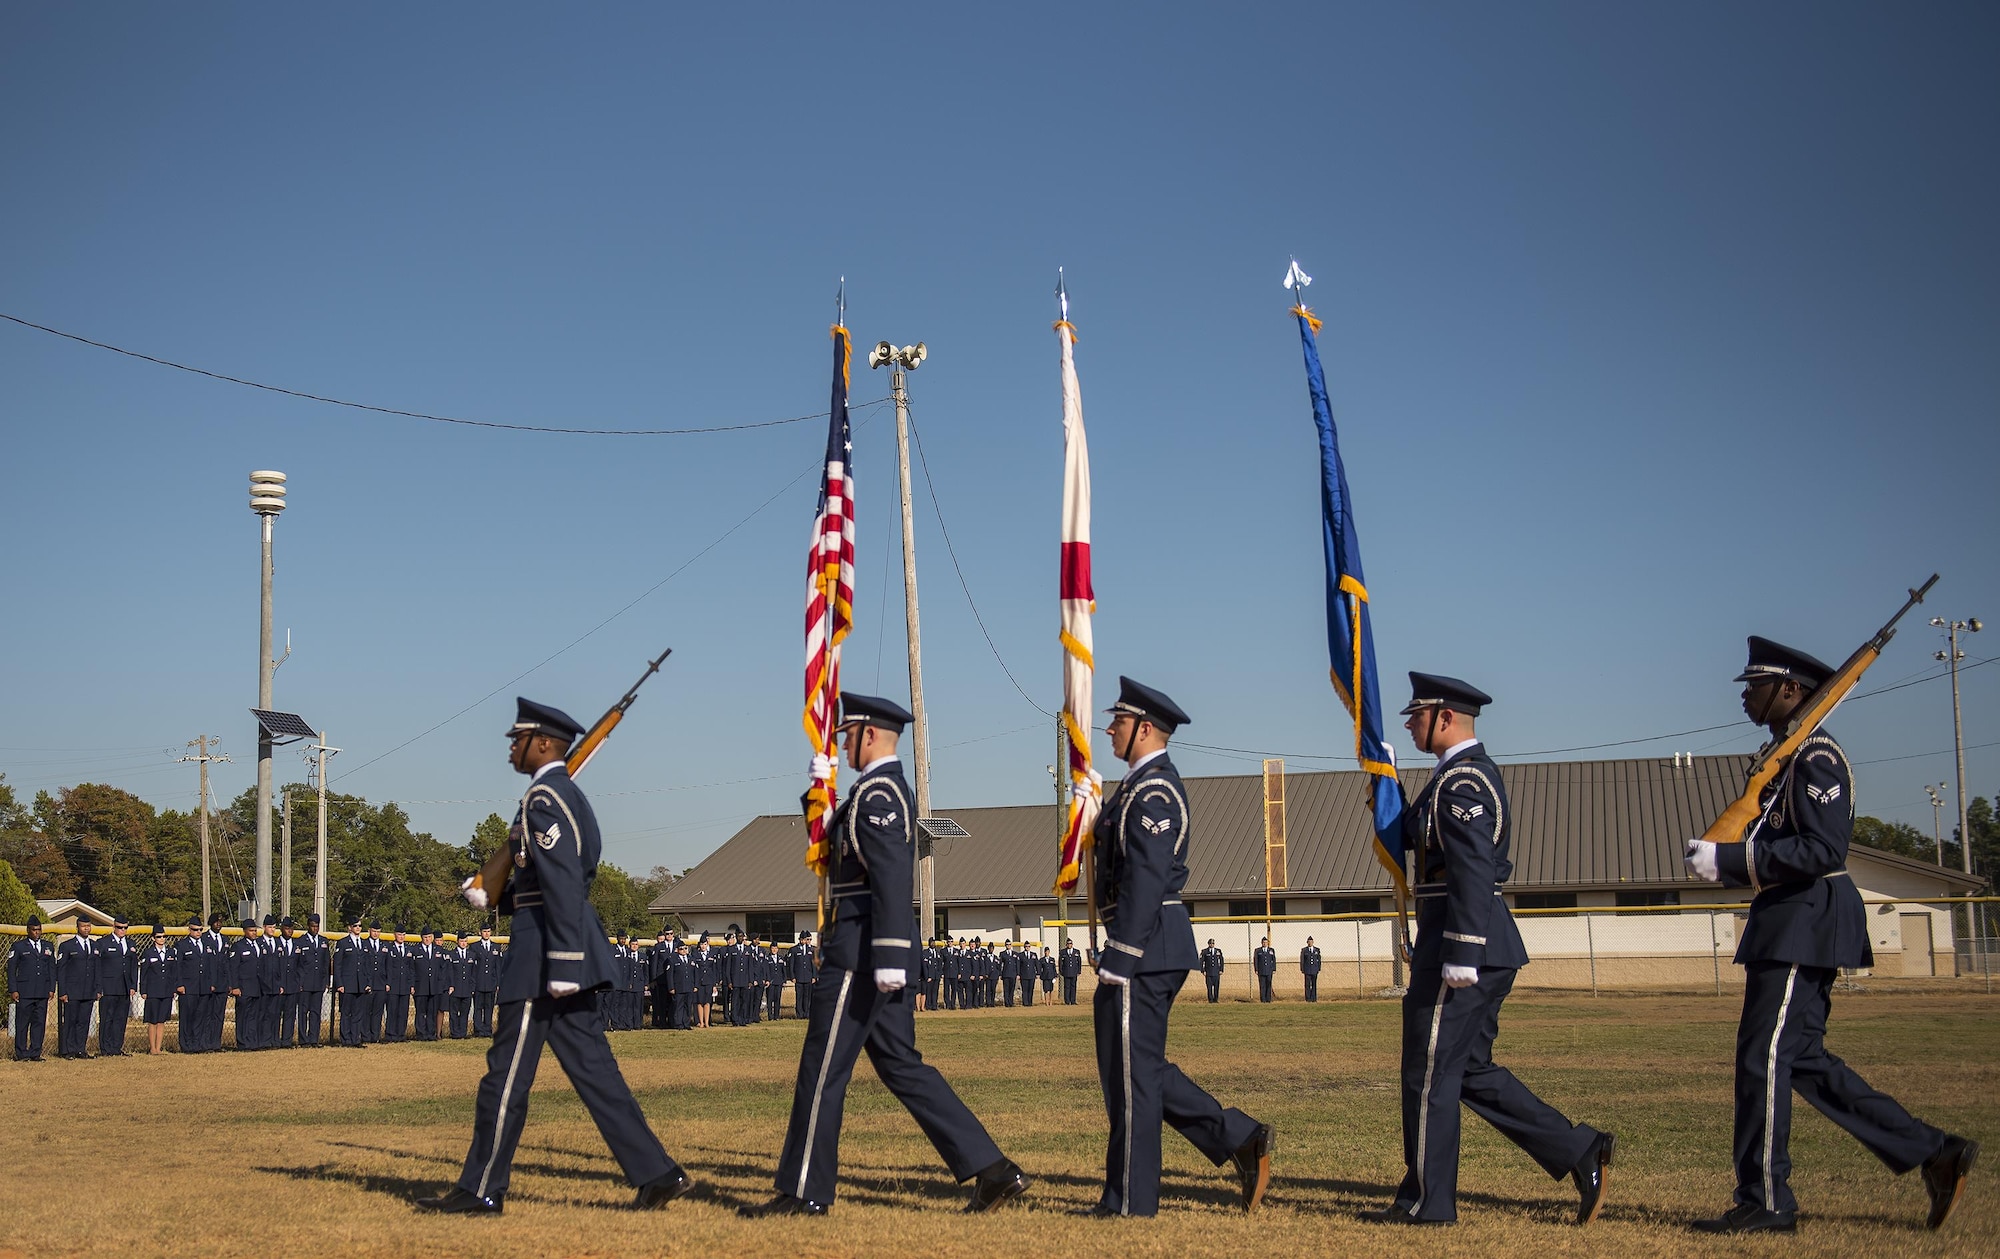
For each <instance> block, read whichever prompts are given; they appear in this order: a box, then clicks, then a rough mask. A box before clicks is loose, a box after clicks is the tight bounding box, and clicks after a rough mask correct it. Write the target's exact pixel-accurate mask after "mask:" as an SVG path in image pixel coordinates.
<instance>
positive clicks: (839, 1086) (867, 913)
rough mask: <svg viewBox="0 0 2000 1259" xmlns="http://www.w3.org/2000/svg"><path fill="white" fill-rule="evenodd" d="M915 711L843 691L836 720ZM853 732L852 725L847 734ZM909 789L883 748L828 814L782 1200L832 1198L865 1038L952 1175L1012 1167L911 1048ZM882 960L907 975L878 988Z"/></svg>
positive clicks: (893, 721) (890, 720)
mask: <svg viewBox="0 0 2000 1259" xmlns="http://www.w3.org/2000/svg"><path fill="white" fill-rule="evenodd" d="M910 720H911V717H910V714H909V713H908V712H906V711H905V710H904V709H903V708H901V707H900V706H899V705H896V704H894V703H891V702H890V701H887V700H881V699H876V698H874V697H872V696H865V695H853V694H849V695H845V696H843V697H842V699H841V724H842V726H843V727H853V726H856V725H873V726H876V727H879V728H882V729H885V730H890V731H895V732H898V733H900V732H901V730H902V729H903V727H904V726H905V725H906V724H907V723H908V722H909V721H910ZM860 737H861V732H860V731H859V730H852V731H850V733H849V735H848V738H849V739H850V740H854V739H858V738H860ZM913 800H914V797H913V795H912V794H911V792H910V787H909V784H908V783H907V782H905V781H904V779H903V771H902V766H901V764H900V763H899V762H898V761H897V760H896V759H895V757H894V756H888V757H883V758H881V759H878V760H876V761H874V762H873V763H871V764H869V765H867V766H864V767H863V768H862V770H861V772H860V774H859V776H858V777H857V778H856V779H855V782H854V785H853V787H852V788H851V789H850V791H849V793H848V797H847V799H846V800H845V801H844V802H842V803H841V805H840V807H839V809H838V810H837V811H836V812H835V813H834V815H833V817H832V819H831V820H830V821H831V825H830V826H829V828H828V836H829V838H830V840H831V848H832V852H831V854H830V856H829V857H828V862H827V889H828V894H829V895H830V896H831V897H832V901H833V903H832V906H831V914H832V919H833V921H832V923H831V924H830V925H829V926H828V928H827V930H826V938H825V940H824V941H823V944H822V950H821V955H820V968H819V976H818V982H817V983H815V984H814V985H813V991H812V1005H811V1008H810V1011H809V1013H808V1022H807V1026H806V1036H805V1046H804V1049H803V1050H802V1051H801V1053H800V1055H799V1073H798V1080H797V1083H796V1086H795V1088H794V1090H793V1093H792V1113H791V1120H790V1123H789V1125H788V1126H787V1128H786V1130H785V1146H784V1151H783V1153H781V1154H780V1155H779V1158H778V1175H777V1189H778V1194H779V1201H780V1202H791V1203H810V1204H814V1205H815V1207H816V1208H817V1209H819V1210H824V1209H825V1208H826V1207H827V1206H828V1205H830V1204H831V1203H832V1202H833V1198H834V1188H835V1183H836V1178H837V1172H838V1167H839V1163H838V1158H839V1150H840V1125H841V1116H842V1112H843V1110H844V1108H845V1105H846V1101H847V1083H848V1079H849V1078H850V1077H851V1076H852V1074H853V1072H854V1061H855V1058H856V1057H857V1056H859V1054H860V1053H861V1051H862V1050H863V1049H866V1050H867V1051H868V1060H869V1061H870V1062H871V1063H873V1064H874V1067H875V1074H876V1075H878V1076H879V1077H881V1080H882V1083H883V1084H884V1085H885V1086H886V1087H887V1088H888V1090H889V1091H890V1092H891V1093H892V1094H894V1095H895V1097H896V1100H897V1101H900V1102H901V1103H903V1105H904V1107H905V1108H907V1109H908V1110H909V1112H910V1114H911V1116H912V1117H913V1118H914V1119H916V1121H917V1126H918V1127H920V1128H922V1129H923V1132H924V1135H925V1136H926V1137H928V1138H930V1142H931V1145H932V1146H933V1147H935V1148H936V1150H937V1152H938V1155H939V1157H941V1158H942V1159H943V1160H944V1163H945V1166H946V1167H947V1168H948V1169H949V1170H950V1172H951V1175H952V1177H953V1179H955V1180H958V1181H960V1182H963V1181H966V1180H969V1179H971V1178H973V1177H974V1176H980V1175H981V1174H982V1173H989V1172H991V1171H993V1170H994V1169H996V1168H999V1167H1003V1166H1004V1167H1007V1168H1012V1164H1009V1163H1007V1162H1006V1160H1005V1159H1004V1158H1003V1157H1002V1155H1001V1153H1000V1148H999V1147H998V1146H997V1145H995V1144H994V1143H993V1138H992V1137H990V1136H988V1135H987V1133H986V1128H985V1127H984V1125H982V1124H981V1123H980V1122H979V1120H978V1119H977V1118H976V1117H974V1115H973V1113H972V1112H971V1111H970V1110H969V1109H967V1108H966V1105H965V1103H964V1102H962V1101H960V1100H959V1097H958V1095H957V1094H956V1093H954V1092H953V1091H952V1089H951V1086H950V1085H949V1084H947V1083H946V1082H945V1078H944V1077H943V1076H942V1075H940V1074H938V1069H937V1068H936V1067H933V1066H931V1065H930V1064H929V1063H927V1062H925V1061H924V1059H923V1055H922V1054H920V1053H918V1052H917V1043H916V1035H917V1033H916V1020H915V1017H914V1009H915V1001H914V998H913V997H912V994H911V992H910V989H909V987H908V986H907V984H908V978H909V975H910V971H911V966H912V962H913V961H914V959H915V956H916V948H915V943H916V942H915V935H916V922H915V915H914V914H913V913H912V912H911V907H910V888H911V879H912V874H913V872H914V869H915V861H916V838H915V836H916V822H915V816H914V815H915V810H914V808H913V807H912V802H913ZM881 971H901V972H902V973H903V976H904V986H901V987H898V988H895V989H894V990H893V991H890V992H883V991H881V990H880V988H878V987H877V983H876V978H875V977H876V975H877V973H878V972H881ZM1015 1174H1016V1175H1018V1169H1015ZM1022 1187H1025V1182H1022ZM1016 1192H1018V1190H1016ZM975 1201H977V1200H976V1199H975ZM774 1205H776V1204H774Z"/></svg>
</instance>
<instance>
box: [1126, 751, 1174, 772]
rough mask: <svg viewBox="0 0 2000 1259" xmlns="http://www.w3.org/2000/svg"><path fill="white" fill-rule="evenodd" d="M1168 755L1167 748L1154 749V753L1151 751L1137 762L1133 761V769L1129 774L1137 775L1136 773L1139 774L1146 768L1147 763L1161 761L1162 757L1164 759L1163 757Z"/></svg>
mask: <svg viewBox="0 0 2000 1259" xmlns="http://www.w3.org/2000/svg"><path fill="white" fill-rule="evenodd" d="M1166 754H1167V750H1166V749H1165V748H1154V749H1153V750H1152V751H1150V752H1148V753H1146V754H1145V755H1144V756H1142V757H1140V758H1139V759H1138V760H1136V761H1133V762H1132V765H1131V768H1130V770H1129V771H1128V772H1129V773H1133V774H1136V773H1138V772H1139V771H1140V770H1142V769H1144V768H1145V767H1146V764H1147V762H1149V761H1156V760H1158V759H1159V758H1160V757H1162V756H1165V755H1166Z"/></svg>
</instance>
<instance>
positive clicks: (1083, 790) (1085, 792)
mask: <svg viewBox="0 0 2000 1259" xmlns="http://www.w3.org/2000/svg"><path fill="white" fill-rule="evenodd" d="M1069 794H1070V796H1071V798H1073V799H1075V800H1078V801H1082V800H1094V799H1096V798H1097V792H1096V790H1094V789H1093V788H1092V786H1091V785H1090V784H1089V783H1072V784H1071V785H1070V789H1069Z"/></svg>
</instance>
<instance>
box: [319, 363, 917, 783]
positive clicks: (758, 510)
mask: <svg viewBox="0 0 2000 1259" xmlns="http://www.w3.org/2000/svg"><path fill="white" fill-rule="evenodd" d="M887 401H888V399H887V398H882V399H879V400H878V401H876V402H871V403H864V404H863V407H864V408H865V407H871V406H879V405H880V404H881V403H883V402H887ZM862 423H864V424H865V423H867V421H866V420H864V421H862ZM824 466H825V465H824V464H823V463H821V462H819V461H817V460H816V461H814V463H813V464H812V466H810V467H808V468H807V469H806V470H805V471H804V472H801V473H799V474H798V475H797V476H795V477H793V478H792V479H791V480H789V481H787V482H785V483H784V484H783V485H781V486H779V487H778V491H777V493H775V494H773V495H771V497H769V498H767V499H765V500H764V501H763V502H761V503H759V504H758V505H757V506H756V507H754V508H752V509H751V510H750V513H749V515H747V516H744V517H743V518H742V519H741V520H739V521H737V522H736V523H735V524H733V525H731V526H729V528H727V529H725V530H723V532H722V533H721V534H720V535H719V536H717V537H716V539H715V540H714V541H713V542H710V543H709V544H708V545H707V546H705V547H703V548H701V550H699V551H696V552H695V553H694V554H693V555H690V556H688V558H687V559H685V560H683V561H682V562H681V565H680V567H678V568H676V569H674V570H673V571H672V572H670V573H668V574H667V575H666V576H665V577H662V578H660V579H659V580H658V581H656V582H654V583H653V584H652V585H651V586H648V587H647V588H646V589H645V591H644V592H642V593H641V594H640V595H639V597H638V598H636V599H634V600H632V601H631V602H630V603H628V604H626V605H625V606H624V607H622V608H620V609H618V610H617V611H616V612H613V613H612V614H611V615H610V616H607V617H605V618H604V619H603V620H601V621H599V622H598V623H597V624H595V625H593V626H591V627H590V628H589V629H587V630H585V631H584V632H583V633H581V634H579V635H577V636H576V637H575V638H573V639H571V640H570V641H569V642H568V643H567V644H565V645H564V646H562V647H559V648H557V649H556V650H555V651H553V652H550V653H549V654H548V655H547V656H544V657H543V658H542V659H541V660H540V661H539V662H537V663H536V664H535V665H534V666H533V667H531V668H528V669H525V670H523V671H522V672H520V673H517V674H515V675H514V676H513V677H511V678H509V679H507V680H506V681H505V682H502V683H501V684H500V685H498V686H496V687H494V688H493V689H492V690H490V691H488V692H486V694H484V695H482V696H480V697H479V698H478V699H476V700H473V701H472V702H471V703H470V704H467V705H466V706H465V707H463V708H461V709H459V710H458V711H457V712H455V713H453V714H452V715H451V716H449V717H446V718H445V719H444V720H443V721H440V722H438V723H437V724H436V725H434V726H432V727H430V728H429V729H428V730H424V731H422V732H420V733H418V734H414V735H411V736H410V737H409V738H407V739H405V740H403V741H402V742H401V743H398V744H397V745H396V746H395V747H392V748H390V749H389V750H388V751H386V752H384V753H382V754H381V755H380V756H377V757H374V758H372V759H370V760H366V761H363V762H361V764H359V765H356V766H355V767H354V768H353V769H350V770H348V771H347V772H346V773H345V774H343V775H342V778H343V779H351V778H353V777H354V776H355V775H356V774H358V773H360V772H361V771H362V770H364V769H367V768H368V767H369V766H370V765H373V764H375V763H376V762H377V761H380V760H384V759H386V758H388V757H391V756H394V755H395V754H396V753H398V752H400V751H402V750H403V749H404V748H406V747H409V746H410V745H411V744H412V743H415V742H416V741H417V740H419V739H422V738H425V737H427V736H429V735H432V734H435V733H437V732H438V731H439V730H442V729H444V728H445V727H446V726H448V725H450V724H451V723H452V722H454V721H457V720H458V719H459V718H460V717H463V716H465V714H467V713H469V712H471V711H472V710H473V709H475V708H477V707H479V706H480V705H481V704H484V703H485V702H486V701H487V700H489V699H492V698H493V697H494V696H495V695H498V694H500V692H502V691H504V690H506V689H507V688H508V687H510V686H512V685H514V684H515V683H516V682H519V681H520V680H521V679H522V678H525V677H527V676H528V675H529V674H532V673H534V672H535V671H536V670H537V669H540V668H541V667H542V666H543V665H545V664H547V663H549V661H551V660H554V659H555V658H556V657H558V656H560V655H562V654H563V653H564V652H566V651H568V650H570V648H572V647H575V646H576V645H577V644H578V643H581V642H583V641H584V640H585V639H587V638H589V637H590V636H591V635H593V634H595V633H597V631H599V630H601V629H603V628H604V627H605V626H607V625H609V624H611V622H613V621H615V620H617V619H618V618H619V617H621V616H624V615H625V614H626V613H627V612H630V611H631V610H632V609H633V608H636V607H638V606H639V605H640V604H641V603H643V602H644V601H645V600H646V599H647V598H649V597H650V596H651V595H652V594H653V592H654V591H656V590H658V589H659V588H660V587H662V586H664V585H666V584H667V583H668V582H670V581H672V580H673V579H674V578H676V577H678V576H680V575H681V574H682V573H684V572H686V571H687V569H688V567H689V566H690V565H692V564H693V563H694V562H695V561H696V560H698V559H700V558H701V557H702V556H704V555H707V554H708V553H709V552H710V551H713V550H714V549H715V548H716V547H718V546H721V545H722V544H723V543H724V542H725V541H727V540H728V539H729V537H730V535H731V534H734V533H735V532H736V531H737V530H738V529H741V528H742V527H743V526H744V525H747V524H749V523H750V522H751V521H752V520H754V519H755V518H756V517H758V516H759V515H761V514H763V511H764V509H765V508H767V507H769V506H770V505H771V504H772V503H775V502H777V501H778V500H779V499H780V498H782V497H784V495H785V493H786V491H788V490H790V489H791V488H792V487H793V486H794V485H797V484H798V483H799V482H800V481H803V480H805V479H806V477H808V476H810V475H812V474H813V473H814V472H817V471H819V470H821V469H822V468H823V467H824Z"/></svg>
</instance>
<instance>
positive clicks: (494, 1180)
mask: <svg viewBox="0 0 2000 1259" xmlns="http://www.w3.org/2000/svg"><path fill="white" fill-rule="evenodd" d="M516 705H517V707H516V714H517V715H516V717H515V720H514V724H513V726H512V727H511V728H510V729H509V730H508V732H507V737H508V739H509V745H508V754H507V759H508V763H509V764H511V765H512V766H513V767H514V769H515V770H516V771H518V772H519V773H522V774H526V775H528V791H527V794H526V795H524V796H523V797H522V798H521V807H520V809H519V811H517V812H516V813H515V815H514V824H513V826H512V827H511V828H510V829H509V831H508V835H507V842H508V844H509V845H510V846H511V847H512V850H513V854H514V873H513V877H512V878H510V879H508V881H507V886H506V889H505V890H504V891H502V892H501V893H500V903H499V904H498V905H489V903H488V899H487V894H486V892H485V891H484V890H483V889H481V888H479V887H477V886H475V885H474V882H473V880H472V879H467V880H466V881H465V892H466V899H467V900H469V901H471V902H472V904H473V907H474V908H476V909H487V908H494V909H497V910H498V911H499V912H500V913H503V914H512V915H513V916H514V923H513V939H512V941H511V943H510V944H509V947H508V949H507V964H506V965H505V966H504V967H502V968H501V973H500V1002H499V1005H500V1011H499V1016H498V1018H497V1019H496V1026H495V1031H494V1034H493V1045H492V1047H491V1048H490V1049H488V1050H487V1052H486V1078H485V1079H483V1080H481V1081H480V1084H479V1100H478V1109H477V1112H476V1117H475V1118H474V1120H473V1127H472V1147H471V1149H469V1150H468V1151H467V1152H466V1155H465V1167H464V1169H463V1170H462V1171H461V1172H460V1173H459V1177H458V1183H457V1184H455V1185H453V1186H452V1187H451V1188H450V1189H449V1190H448V1191H446V1192H445V1193H442V1194H439V1195H437V1196H436V1197H431V1198H419V1199H418V1200H417V1205H418V1206H419V1207H422V1208H424V1209H426V1210H431V1211H443V1212H449V1213H453V1214H477V1215H498V1214H499V1213H500V1212H501V1210H502V1208H503V1206H504V1205H505V1202H506V1198H507V1186H508V1183H509V1180H510V1177H511V1175H512V1172H513V1166H514V1151H515V1148H516V1147H517V1146H518V1145H519V1144H520V1141H521V1127H522V1124H523V1123H524V1122H526V1120H527V1117H528V1091H529V1089H531V1088H532V1087H533V1086H534V1083H535V1069H536V1066H537V1065H538V1064H539V1063H540V1062H541V1058H542V1046H543V1044H544V1043H546V1044H547V1045H548V1046H549V1048H551V1049H553V1050H555V1055H556V1061H557V1062H558V1063H560V1064H561V1065H562V1069H563V1074H564V1075H567V1076H568V1077H569V1082H570V1085H571V1087H573V1088H574V1089H575V1090H576V1095H577V1098H578V1100H580V1101H581V1102H582V1103H583V1106H584V1109H585V1110H588V1111H589V1112H590V1117H591V1119H592V1120H593V1121H595V1122H596V1124H597V1130H598V1132H600V1133H602V1134H603V1136H604V1142H605V1144H606V1145H608V1146H610V1147H611V1153H612V1155H613V1157H615V1158H616V1159H617V1160H618V1165H619V1167H621V1168H622V1169H624V1172H625V1176H626V1179H627V1180H628V1181H629V1182H630V1183H632V1184H633V1185H635V1186H637V1187H638V1196H637V1197H636V1198H635V1199H634V1200H633V1204H632V1205H633V1206H634V1207H635V1208H638V1209H645V1208H650V1207H658V1206H664V1205H665V1204H667V1203H668V1202H671V1201H673V1200H674V1199H675V1198H678V1197H680V1196H681V1195H682V1194H685V1193H686V1192H688V1191H689V1190H690V1189H692V1188H694V1182H693V1181H692V1180H690V1179H688V1175H687V1173H686V1172H684V1171H682V1170H681V1168H680V1165H679V1164H678V1163H676V1162H674V1160H673V1159H671V1158H669V1157H667V1152H666V1150H665V1149H664V1148H663V1147H662V1146H661V1145H660V1139H659V1138H658V1137H656V1136H654V1135H653V1130H652V1128H650V1127H648V1126H647V1123H646V1115H645V1112H644V1111H642V1110H640V1109H639V1103H638V1101H637V1100H636V1099H635V1098H633V1096H632V1089H631V1087H630V1086H629V1085H627V1084H626V1083H625V1076H624V1075H623V1073H621V1072H620V1071H619V1070H618V1059H617V1058H615V1057H613V1056H612V1053H611V1045H610V1043H609V1042H608V1041H606V1040H605V1038H604V1015H603V1012H602V1011H601V1010H600V1009H599V1008H598V1002H599V1000H600V999H601V998H602V996H603V994H604V993H605V992H606V991H607V990H608V989H610V987H611V986H612V984H613V982H614V981H615V978H616V976H615V975H614V974H613V971H612V965H611V948H610V945H609V944H608V943H607V937H606V935H605V931H604V923H603V921H602V920H601V919H600V918H598V916H597V911H596V910H595V909H593V908H592V907H591V904H590V886H591V884H592V883H593V882H594V881H595V880H596V878H597V865H598V859H599V853H600V851H601V844H602V840H601V838H600V836H599V834H598V829H597V815H596V814H595V813H593V812H592V811H591V808H590V802H589V801H588V800H586V799H584V796H583V792H581V791H579V790H578V789H577V786H576V783H575V782H574V781H572V780H571V779H570V776H569V769H568V767H567V766H566V765H565V764H564V763H563V758H564V756H565V755H567V754H568V752H569V748H570V745H571V744H572V743H574V742H575V741H576V737H577V736H578V735H580V734H582V733H583V727H582V726H580V725H578V724H577V723H576V722H575V721H574V720H573V719H572V718H570V717H569V716H568V715H567V714H565V713H563V712H561V711H559V710H557V709H554V708H550V707H548V706H547V705H544V704H537V703H535V702H534V701H532V700H527V699H521V700H517V701H516ZM475 877H476V876H475Z"/></svg>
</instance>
